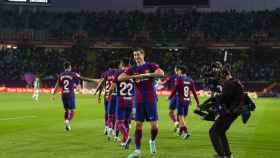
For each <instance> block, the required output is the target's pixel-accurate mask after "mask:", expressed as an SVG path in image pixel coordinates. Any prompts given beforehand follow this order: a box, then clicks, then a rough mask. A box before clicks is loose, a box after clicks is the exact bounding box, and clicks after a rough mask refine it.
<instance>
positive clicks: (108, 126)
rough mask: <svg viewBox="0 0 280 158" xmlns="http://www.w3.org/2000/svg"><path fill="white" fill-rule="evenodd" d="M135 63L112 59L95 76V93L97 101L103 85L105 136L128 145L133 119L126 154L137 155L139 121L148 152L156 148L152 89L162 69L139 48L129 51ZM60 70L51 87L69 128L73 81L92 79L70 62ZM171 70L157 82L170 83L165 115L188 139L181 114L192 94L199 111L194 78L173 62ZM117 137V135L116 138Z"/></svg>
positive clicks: (124, 146) (139, 132)
mask: <svg viewBox="0 0 280 158" xmlns="http://www.w3.org/2000/svg"><path fill="white" fill-rule="evenodd" d="M133 57H134V60H135V63H136V65H135V66H132V65H131V64H130V60H129V59H127V58H124V59H122V60H120V61H118V62H117V63H114V64H113V65H112V66H110V68H109V69H108V70H107V71H106V72H104V73H103V74H102V76H101V79H100V80H98V86H97V90H96V92H95V94H97V93H98V96H99V97H98V101H99V102H100V101H101V94H102V91H103V87H104V89H105V94H104V111H105V117H104V126H105V130H104V134H106V136H107V138H108V140H116V141H117V142H119V143H120V144H121V146H122V148H124V149H128V148H129V145H130V144H131V142H132V139H131V138H130V134H129V131H130V126H131V125H130V124H131V122H132V120H134V121H135V133H134V136H135V138H134V143H135V151H134V152H133V153H132V154H130V155H129V156H128V158H137V157H140V155H141V139H142V129H143V123H144V122H145V121H147V122H149V123H150V141H149V147H150V152H151V154H155V153H156V152H157V150H156V149H157V148H156V138H157V135H158V131H159V129H158V124H157V121H158V119H159V116H158V105H157V104H158V97H157V93H156V92H157V89H156V79H158V78H164V77H165V75H164V71H163V70H162V69H161V68H160V67H159V66H158V65H157V64H153V63H149V62H146V61H145V58H144V57H145V53H144V50H143V49H137V50H135V51H133ZM64 68H65V72H63V73H62V74H61V75H60V76H59V78H58V80H57V84H56V86H55V88H54V91H53V94H55V92H56V91H57V89H58V87H61V93H62V102H63V105H64V109H65V113H64V121H65V122H64V123H65V129H66V130H67V131H70V130H71V126H70V124H71V120H72V119H73V117H74V110H75V108H76V107H75V93H74V88H75V85H77V84H79V82H80V80H87V81H94V82H96V80H94V79H90V78H87V77H82V76H80V75H79V74H77V73H74V72H72V71H71V64H70V63H65V64H64ZM174 71H175V74H174V75H173V76H171V77H167V78H166V79H165V80H164V81H163V82H158V83H159V84H162V85H163V84H165V83H167V82H171V83H172V85H173V86H172V87H173V89H172V91H171V94H170V96H169V101H170V103H169V105H170V106H169V110H170V111H169V117H170V119H171V121H172V122H173V123H174V126H175V129H174V131H175V132H177V133H178V136H180V137H182V139H188V138H189V137H190V136H191V134H190V130H189V129H188V126H187V123H186V121H185V118H186V116H187V114H188V109H189V105H190V103H191V95H190V93H192V94H193V96H194V98H195V101H196V105H197V107H196V111H200V103H199V99H198V96H197V94H196V88H195V84H194V81H193V80H192V79H191V77H190V76H189V75H188V73H187V72H188V70H187V69H186V67H184V66H181V65H177V66H175V68H174ZM121 136H122V137H121ZM120 137H121V138H120Z"/></svg>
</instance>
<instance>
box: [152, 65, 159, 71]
mask: <svg viewBox="0 0 280 158" xmlns="http://www.w3.org/2000/svg"><path fill="white" fill-rule="evenodd" d="M150 69H151V70H152V71H156V70H157V69H159V66H158V65H157V64H150Z"/></svg>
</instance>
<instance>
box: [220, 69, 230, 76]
mask: <svg viewBox="0 0 280 158" xmlns="http://www.w3.org/2000/svg"><path fill="white" fill-rule="evenodd" d="M228 75H231V73H230V71H229V70H227V69H224V70H222V77H223V78H225V77H226V76H228Z"/></svg>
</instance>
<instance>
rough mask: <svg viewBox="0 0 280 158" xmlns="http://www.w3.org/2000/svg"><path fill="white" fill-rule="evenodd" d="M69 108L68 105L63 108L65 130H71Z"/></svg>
mask: <svg viewBox="0 0 280 158" xmlns="http://www.w3.org/2000/svg"><path fill="white" fill-rule="evenodd" d="M70 111H71V110H70V109H68V107H65V108H64V125H65V130H66V131H70V130H71V126H70V120H69V118H70Z"/></svg>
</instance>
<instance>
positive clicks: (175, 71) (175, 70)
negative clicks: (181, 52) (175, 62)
mask: <svg viewBox="0 0 280 158" xmlns="http://www.w3.org/2000/svg"><path fill="white" fill-rule="evenodd" d="M177 71H178V70H177V68H176V67H175V68H174V73H175V74H176V75H178V72H177Z"/></svg>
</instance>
